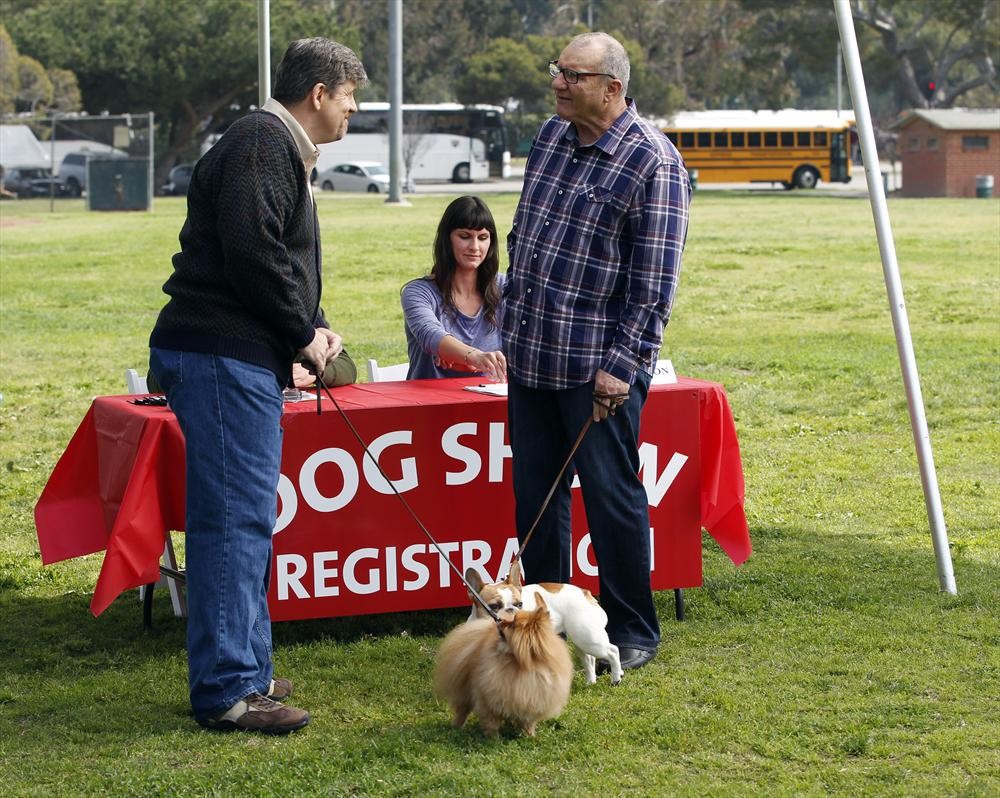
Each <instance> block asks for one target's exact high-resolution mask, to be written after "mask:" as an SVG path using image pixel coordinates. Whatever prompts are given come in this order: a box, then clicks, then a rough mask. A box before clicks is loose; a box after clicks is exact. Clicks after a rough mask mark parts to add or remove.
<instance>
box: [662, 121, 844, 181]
mask: <svg viewBox="0 0 1000 798" xmlns="http://www.w3.org/2000/svg"><path fill="white" fill-rule="evenodd" d="M660 127H661V128H662V130H663V132H664V133H666V134H667V137H668V138H669V139H670V140H671V141H672V142H673V143H674V145H675V146H676V147H677V149H678V150H680V153H681V155H682V156H684V162H685V163H686V164H687V167H688V171H689V172H692V173H693V172H696V173H697V181H698V182H699V183H780V184H781V185H783V186H784V187H785V188H815V187H816V184H817V183H818V182H819V181H820V180H825V181H826V182H828V183H847V182H849V181H850V179H851V147H852V141H853V140H854V139H856V138H857V136H856V133H855V132H854V129H855V125H854V116H853V114H851V113H849V112H837V111H800V110H791V109H785V110H782V111H682V112H679V113H677V114H676V115H675V116H674V117H673V118H672V119H670V120H667V121H665V122H661V124H660Z"/></svg>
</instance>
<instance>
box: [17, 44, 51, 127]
mask: <svg viewBox="0 0 1000 798" xmlns="http://www.w3.org/2000/svg"><path fill="white" fill-rule="evenodd" d="M17 77H18V83H19V84H20V86H21V88H20V89H19V90H18V92H17V106H18V110H20V111H27V112H28V113H32V114H33V113H35V112H36V111H41V110H44V109H45V108H47V107H48V106H49V104H50V103H51V102H52V81H51V80H49V76H48V75H47V74H46V72H45V67H43V66H42V65H41V64H40V63H39V62H38V61H36V60H35V59H34V58H32V57H31V56H30V55H21V56H18V59H17Z"/></svg>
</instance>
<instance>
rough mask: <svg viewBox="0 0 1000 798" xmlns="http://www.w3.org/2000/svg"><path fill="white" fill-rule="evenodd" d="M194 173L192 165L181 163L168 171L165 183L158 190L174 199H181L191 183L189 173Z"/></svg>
mask: <svg viewBox="0 0 1000 798" xmlns="http://www.w3.org/2000/svg"><path fill="white" fill-rule="evenodd" d="M193 171H194V164H193V163H182V164H178V165H177V166H175V167H174V168H173V169H171V170H170V174H169V175H167V182H166V183H164V184H163V185H162V186H161V187H160V190H161V191H162V192H163V193H164V194H168V195H170V196H174V197H183V196H184V195H185V194H187V192H188V185H190V183H191V173H192V172H193Z"/></svg>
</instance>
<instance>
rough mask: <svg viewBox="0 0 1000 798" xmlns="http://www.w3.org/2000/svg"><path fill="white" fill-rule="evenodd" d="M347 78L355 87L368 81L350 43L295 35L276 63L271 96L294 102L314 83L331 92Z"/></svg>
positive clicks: (280, 100) (286, 101) (307, 92)
mask: <svg viewBox="0 0 1000 798" xmlns="http://www.w3.org/2000/svg"><path fill="white" fill-rule="evenodd" d="M349 80H350V81H353V82H354V84H355V85H356V86H357V87H358V88H361V87H362V86H364V85H365V84H367V83H368V75H367V73H366V72H365V68H364V66H363V65H362V63H361V60H360V59H359V58H358V57H357V56H356V55H355V54H354V51H353V50H352V49H351V48H350V47H345V46H344V45H342V44H340V43H338V42H335V41H333V40H332V39H324V38H321V37H319V36H317V37H315V38H312V39H296V40H295V41H294V42H292V43H291V44H290V45H288V49H287V50H285V55H284V56H283V57H282V59H281V63H280V64H278V70H277V72H276V73H275V75H274V87H273V90H272V92H271V96H272V97H274V99H275V100H277V101H278V102H279V103H296V102H298V101H299V100H303V99H305V98H306V96H307V95H308V94H309V92H310V91H311V90H312V87H313V86H315V85H316V84H317V83H322V84H323V85H324V86H326V93H327V94H333V92H334V90H335V89H336V88H337V87H338V86H341V85H342V84H344V83H346V82H347V81H349Z"/></svg>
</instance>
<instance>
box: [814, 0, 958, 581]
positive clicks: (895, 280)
mask: <svg viewBox="0 0 1000 798" xmlns="http://www.w3.org/2000/svg"><path fill="white" fill-rule="evenodd" d="M833 2H834V10H835V11H836V14H837V26H838V27H839V28H840V44H841V47H842V48H843V52H844V61H845V62H846V64H847V85H848V87H849V88H850V90H851V101H852V102H853V104H854V118H855V120H856V121H857V123H858V136H859V138H860V142H861V155H862V158H863V160H864V165H865V177H866V178H867V180H868V199H869V201H870V203H871V206H872V216H873V217H874V219H875V234H876V235H877V236H878V249H879V253H880V254H881V256H882V274H883V276H884V277H885V288H886V292H887V293H888V295H889V309H890V311H891V312H892V326H893V328H894V329H895V332H896V350H897V352H898V353H899V364H900V367H901V368H902V371H903V384H904V385H905V386H906V400H907V404H908V405H909V409H910V428H911V429H912V430H913V441H914V443H915V444H916V448H917V460H918V461H919V463H920V481H921V483H922V485H923V489H924V504H925V505H926V506H927V517H928V519H929V520H930V525H931V539H932V540H933V542H934V555H935V557H936V559H937V571H938V583H939V584H940V586H941V589H942V590H944V591H945V592H947V593H952V594H955V593H958V588H957V587H956V586H955V574H954V571H953V570H952V566H951V551H950V550H949V548H948V530H947V529H946V528H945V525H944V514H943V513H942V511H941V493H940V491H939V490H938V484H937V476H936V474H935V471H934V454H933V452H932V451H931V438H930V433H929V432H928V430H927V417H926V416H925V415H924V399H923V396H922V394H921V392H920V377H919V375H918V374H917V362H916V359H915V358H914V356H913V342H912V340H911V339H910V323H909V320H908V319H907V315H906V305H905V304H904V301H903V286H902V283H901V282H900V279H899V264H898V263H897V262H896V245H895V243H894V242H893V238H892V228H891V227H890V226H889V212H888V209H887V207H886V202H885V192H884V191H883V188H882V174H881V170H880V169H879V162H878V151H877V150H876V147H875V130H874V128H873V127H872V120H871V114H870V112H869V109H868V93H867V91H866V89H865V77H864V73H863V72H862V70H861V55H860V54H859V52H858V40H857V37H856V35H855V32H854V19H853V17H852V14H851V6H850V2H849V0H833Z"/></svg>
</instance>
